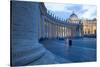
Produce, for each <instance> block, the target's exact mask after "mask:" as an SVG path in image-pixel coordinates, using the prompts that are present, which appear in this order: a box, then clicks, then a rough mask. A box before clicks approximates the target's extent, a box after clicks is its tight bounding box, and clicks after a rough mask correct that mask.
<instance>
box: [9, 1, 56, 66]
mask: <svg viewBox="0 0 100 67" xmlns="http://www.w3.org/2000/svg"><path fill="white" fill-rule="evenodd" d="M10 5H11V32H10V33H11V37H10V38H11V47H10V49H11V52H10V53H11V54H10V58H11V59H10V60H11V62H10V65H11V66H23V65H30V64H31V65H35V64H51V63H57V61H56V60H55V56H54V55H53V54H52V53H51V52H49V51H48V50H46V49H45V48H44V47H43V45H42V44H40V43H39V40H38V32H39V31H38V29H39V28H38V23H40V20H42V19H41V14H40V8H39V5H40V3H38V2H35V3H34V2H25V1H11V3H10ZM45 61H46V62H45Z"/></svg>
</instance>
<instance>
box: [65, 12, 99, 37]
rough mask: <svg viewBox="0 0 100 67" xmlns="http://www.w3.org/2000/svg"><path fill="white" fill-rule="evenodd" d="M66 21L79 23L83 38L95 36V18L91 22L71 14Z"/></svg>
mask: <svg viewBox="0 0 100 67" xmlns="http://www.w3.org/2000/svg"><path fill="white" fill-rule="evenodd" d="M66 21H67V22H69V23H76V24H77V23H80V24H81V26H82V29H81V30H82V31H81V32H82V35H83V36H96V22H97V20H96V18H94V19H92V20H89V19H79V18H78V16H77V15H76V14H75V13H74V12H73V13H72V14H71V15H70V16H69V18H68V19H67V20H66ZM80 28H81V27H80Z"/></svg>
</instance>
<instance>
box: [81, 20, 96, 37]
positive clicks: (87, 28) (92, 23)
mask: <svg viewBox="0 0 100 67" xmlns="http://www.w3.org/2000/svg"><path fill="white" fill-rule="evenodd" d="M96 22H97V21H96V19H93V20H88V19H85V20H82V25H83V34H84V35H94V36H96Z"/></svg>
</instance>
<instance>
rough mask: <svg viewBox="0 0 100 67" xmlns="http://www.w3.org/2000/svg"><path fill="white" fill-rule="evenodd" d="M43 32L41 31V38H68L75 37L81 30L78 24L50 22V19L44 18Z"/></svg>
mask: <svg viewBox="0 0 100 67" xmlns="http://www.w3.org/2000/svg"><path fill="white" fill-rule="evenodd" d="M40 28H41V30H40V31H41V33H39V36H40V35H41V36H40V37H39V38H48V39H52V38H67V37H75V36H77V35H78V33H79V31H78V29H77V28H76V26H66V25H63V24H61V23H56V22H52V21H51V22H50V21H49V20H47V19H46V20H44V22H42V23H41V27H40Z"/></svg>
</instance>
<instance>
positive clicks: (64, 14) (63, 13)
mask: <svg viewBox="0 0 100 67" xmlns="http://www.w3.org/2000/svg"><path fill="white" fill-rule="evenodd" d="M45 6H46V8H47V9H48V10H49V11H50V12H52V13H53V14H55V15H56V16H57V17H58V18H61V19H67V18H68V17H69V16H70V15H71V14H72V12H73V11H74V12H75V14H77V16H78V17H79V18H80V19H82V18H84V19H86V18H87V19H93V18H96V6H94V5H82V4H65V3H64V4H59V3H45Z"/></svg>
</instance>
